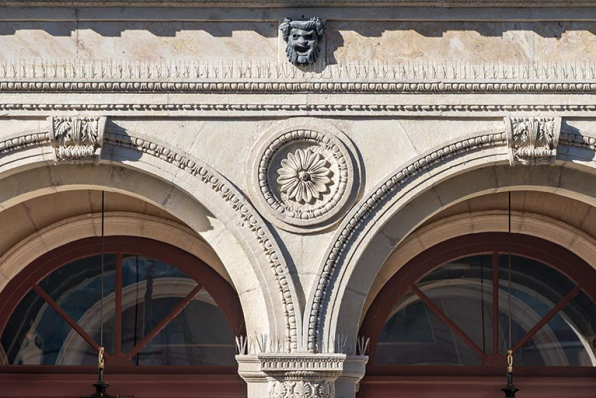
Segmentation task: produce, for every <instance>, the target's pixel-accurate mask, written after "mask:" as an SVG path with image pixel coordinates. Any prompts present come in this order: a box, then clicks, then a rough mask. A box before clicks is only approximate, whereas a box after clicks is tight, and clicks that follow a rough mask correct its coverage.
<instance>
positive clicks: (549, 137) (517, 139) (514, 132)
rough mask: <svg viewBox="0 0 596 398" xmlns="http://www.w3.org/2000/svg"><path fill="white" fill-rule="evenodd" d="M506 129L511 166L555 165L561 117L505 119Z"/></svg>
mask: <svg viewBox="0 0 596 398" xmlns="http://www.w3.org/2000/svg"><path fill="white" fill-rule="evenodd" d="M505 128H506V131H507V147H508V149H509V163H510V164H511V166H514V165H517V164H521V165H524V166H527V165H552V164H554V162H555V158H556V156H557V145H558V144H559V136H560V134H561V118H560V117H505Z"/></svg>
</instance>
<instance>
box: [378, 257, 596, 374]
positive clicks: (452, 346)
mask: <svg viewBox="0 0 596 398" xmlns="http://www.w3.org/2000/svg"><path fill="white" fill-rule="evenodd" d="M508 263H509V261H508V256H500V258H499V292H498V294H499V300H498V301H499V314H498V323H499V325H498V329H499V334H498V336H497V340H498V347H499V353H500V354H502V355H504V354H505V353H506V351H507V349H508V348H509V342H508V330H509V293H508V292H509V289H508V285H509V282H508V278H509V272H508V265H509V264H508ZM417 286H418V287H419V288H420V289H421V290H422V291H423V292H424V294H425V295H427V296H428V297H429V298H430V299H431V300H432V301H433V303H434V304H435V305H436V306H437V307H438V308H439V309H440V310H441V311H442V312H443V313H444V314H445V315H446V316H447V317H448V318H449V319H450V320H451V321H452V322H453V323H454V324H455V325H457V327H458V328H460V329H461V330H462V331H463V332H464V333H465V334H466V335H467V336H468V337H469V338H470V339H471V340H472V341H473V342H474V343H475V344H476V345H477V346H478V347H479V348H480V350H482V351H484V352H485V353H486V354H487V355H491V354H492V346H493V335H492V318H493V316H492V305H493V303H492V301H493V298H492V297H493V290H492V266H491V259H490V256H473V257H467V258H464V259H459V260H456V261H453V262H450V263H447V264H444V265H442V266H440V267H438V268H437V269H435V270H434V271H432V272H431V273H429V274H428V275H426V276H425V277H424V278H422V279H421V280H420V281H419V282H418V284H417ZM511 287H512V295H511V309H512V311H511V314H512V316H511V318H512V324H511V326H512V327H511V329H512V341H513V345H515V343H516V342H518V341H520V340H521V339H522V338H524V336H526V335H527V334H528V332H530V331H531V330H532V328H533V327H534V326H535V325H536V324H537V323H538V322H540V320H541V319H542V318H543V317H544V316H545V315H547V314H548V313H549V311H550V310H551V309H552V308H553V307H555V306H556V305H557V304H558V303H559V302H560V301H561V300H562V299H563V298H564V297H565V296H566V295H567V294H568V293H569V292H570V291H571V290H573V288H574V287H575V283H574V282H572V281H571V280H570V279H569V278H567V277H566V276H565V275H563V274H562V273H560V272H558V271H557V270H555V269H553V268H551V267H549V266H547V265H545V264H543V263H540V262H537V261H534V260H530V259H527V258H524V257H519V256H512V257H511ZM595 347H596V306H595V305H594V303H593V302H592V301H591V300H590V299H589V298H588V296H587V295H585V293H583V292H580V293H579V294H578V295H577V296H576V297H575V298H574V299H573V300H572V301H571V302H570V303H569V304H568V305H567V306H566V307H565V308H564V309H563V310H562V311H560V312H559V313H558V314H557V315H556V316H554V317H553V318H552V319H550V321H549V322H547V324H546V325H544V326H543V327H542V328H540V329H539V330H538V332H537V333H536V334H535V335H534V336H533V337H532V338H531V339H529V341H528V342H527V343H526V344H524V345H523V346H522V347H521V348H520V350H519V351H518V352H516V354H515V363H516V364H517V365H521V366H596V354H595V352H596V351H595ZM375 363H376V364H385V365H480V363H481V361H480V356H479V355H477V353H476V352H475V351H470V348H469V346H468V345H467V344H465V343H464V342H463V340H462V339H461V338H460V337H459V336H458V335H457V333H456V332H455V331H454V329H453V328H449V327H448V326H447V325H446V324H445V323H443V322H442V321H441V320H440V319H439V318H438V317H437V316H436V315H435V314H434V313H433V312H432V311H431V310H430V308H428V307H427V306H426V305H424V303H423V302H422V301H421V300H420V299H419V298H418V297H417V296H416V295H414V294H413V293H412V292H409V293H408V294H407V295H406V296H405V297H403V298H402V299H401V300H400V301H399V302H398V303H397V304H396V305H395V306H394V308H393V310H392V311H391V313H390V315H389V316H388V318H387V321H386V322H385V325H384V327H383V331H382V333H381V337H380V339H379V343H378V346H377V350H376V354H375Z"/></svg>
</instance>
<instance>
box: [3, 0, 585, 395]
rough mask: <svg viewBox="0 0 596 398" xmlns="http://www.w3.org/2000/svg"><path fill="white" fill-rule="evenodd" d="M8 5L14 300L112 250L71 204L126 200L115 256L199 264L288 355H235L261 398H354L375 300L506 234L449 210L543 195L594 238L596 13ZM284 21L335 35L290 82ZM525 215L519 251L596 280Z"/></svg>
mask: <svg viewBox="0 0 596 398" xmlns="http://www.w3.org/2000/svg"><path fill="white" fill-rule="evenodd" d="M71 3H72V4H71ZM166 3H167V4H166ZM322 3H324V4H322ZM0 4H2V5H3V7H2V11H3V12H2V13H1V15H0V28H1V29H2V34H1V35H0V47H1V48H2V49H3V51H2V53H1V55H0V98H1V99H2V100H1V101H0V110H1V112H2V117H1V118H0V229H1V230H2V231H0V232H2V233H1V234H0V290H1V289H2V288H4V287H5V286H6V285H7V284H8V282H9V281H10V280H12V279H13V278H14V277H15V275H17V274H18V272H19V271H20V270H22V269H23V268H24V267H25V266H26V265H27V264H28V263H30V262H31V261H32V260H34V259H35V258H37V257H39V255H41V254H43V253H45V252H47V251H49V250H51V249H52V248H56V247H59V246H61V245H63V244H65V243H67V242H70V241H73V240H76V239H80V238H83V237H88V236H97V235H98V228H97V224H98V222H99V221H98V217H97V208H96V207H94V206H91V208H90V209H78V210H77V209H75V208H76V206H77V205H76V204H77V203H81V201H83V200H84V199H81V200H77V198H79V199H80V197H79V196H77V195H78V193H77V192H79V191H86V190H90V191H93V190H107V191H110V192H113V193H114V194H115V195H116V194H117V195H118V197H120V201H119V202H118V204H117V205H114V208H113V209H110V214H109V217H108V225H110V226H111V227H110V230H111V232H110V234H114V235H119V234H122V235H141V234H144V236H150V237H153V238H154V239H157V240H162V241H165V242H168V243H170V244H172V245H174V246H178V247H181V248H183V249H184V250H187V251H189V252H191V253H193V254H195V255H197V256H198V257H200V258H202V259H203V260H204V261H205V262H206V263H208V264H209V265H210V266H211V267H212V268H214V269H215V270H216V271H217V272H218V273H219V274H220V275H222V276H223V277H224V278H225V279H226V280H228V281H229V282H230V284H231V285H232V286H233V287H234V289H235V290H236V292H237V293H238V295H239V297H240V301H241V304H242V306H243V310H244V316H245V321H246V325H247V335H248V336H249V337H250V336H282V337H278V338H276V339H272V340H271V341H270V342H269V343H267V344H264V346H261V347H260V349H258V348H255V346H254V345H255V344H254V342H253V343H251V344H244V345H243V344H242V343H240V344H239V354H240V355H238V356H237V360H238V363H239V374H240V375H241V376H242V378H243V379H244V380H245V381H246V382H247V383H248V395H249V397H266V396H268V397H271V398H286V397H287V398H290V397H292V398H297V397H304V398H306V397H354V396H355V392H356V391H357V390H358V383H359V382H360V380H361V378H362V377H363V376H364V375H365V364H366V360H367V357H366V354H367V353H366V352H361V351H363V350H358V349H357V340H358V338H359V337H361V336H359V325H360V323H361V321H362V319H363V317H364V314H365V313H366V309H367V308H368V306H369V305H370V303H371V301H372V300H373V299H374V297H375V295H376V293H378V292H379V290H380V289H381V288H382V286H383V285H384V283H385V282H386V281H387V280H388V279H389V278H391V277H392V276H393V275H395V273H396V272H397V271H398V270H399V269H400V267H401V266H402V265H403V264H405V263H406V262H407V261H408V260H409V259H411V258H412V257H414V256H415V255H416V254H418V253H420V252H421V251H423V250H424V248H425V247H428V246H430V245H432V244H435V243H437V242H442V241H444V240H446V239H448V238H449V237H453V236H459V235H463V234H467V233H477V232H478V231H480V230H482V231H502V230H504V218H503V217H504V216H503V212H502V210H503V209H501V208H499V209H497V208H490V206H489V207H487V208H484V209H482V210H478V211H476V212H474V211H472V210H469V211H468V210H465V211H464V210H462V211H461V212H460V213H458V214H455V213H453V214H449V212H448V209H452V208H454V207H453V206H457V205H461V203H468V202H469V203H474V202H473V201H474V200H475V198H478V197H480V196H482V195H487V194H488V195H490V194H497V193H499V192H502V191H506V190H519V191H527V192H534V191H540V192H545V193H549V194H550V195H552V198H551V200H552V202H551V203H566V201H567V200H572V199H573V200H576V201H578V202H581V203H582V204H583V205H584V206H585V207H586V210H585V214H584V215H585V217H586V218H587V219H590V220H591V219H592V218H594V217H596V213H595V212H594V210H593V208H594V206H596V199H595V198H596V193H595V192H594V190H593V188H592V187H593V186H594V184H593V183H592V182H594V168H595V167H596V165H595V163H594V158H595V156H594V152H595V150H596V127H595V126H596V124H595V123H594V118H595V117H596V104H595V103H594V96H595V95H596V68H595V67H594V65H595V62H596V45H595V43H596V39H595V36H594V33H593V32H594V28H595V27H596V8H594V6H596V3H594V2H592V1H588V0H584V1H579V0H577V1H563V2H561V1H558V2H539V1H525V2H520V1H493V2H484V1H465V0H460V1H448V2H443V1H440V2H416V1H398V0H393V1H390V0H383V1H369V2H365V3H362V2H355V1H347V0H346V1H343V0H338V1H328V2H318V1H313V2H310V1H307V2H297V1H293V2H292V1H287V2H286V1H259V2H240V1H239V2H236V1H224V0H222V1H208V2H201V1H191V0H188V1H180V0H179V1H169V2H163V3H162V2H159V1H141V0H129V1H128V2H126V3H124V2H120V1H75V2H68V4H66V3H62V2H56V1H34V2H29V3H27V4H26V5H27V6H28V7H21V6H23V5H24V4H23V2H19V1H2V2H0ZM123 5H129V7H124V8H121V7H122V6H123ZM444 6H450V7H445V8H444ZM247 7H248V8H247ZM485 7H492V8H490V9H487V8H485ZM563 10H564V11H565V12H564V13H563V12H562V11H563ZM286 18H288V19H289V20H293V21H310V20H311V18H318V19H317V20H320V21H321V24H320V25H317V26H314V25H313V26H307V25H304V26H306V27H304V26H303V27H302V29H303V30H308V29H314V30H315V32H314V33H312V32H311V34H314V35H315V36H316V37H314V38H313V40H314V39H316V43H315V44H314V45H315V46H317V48H318V50H317V55H318V56H317V57H316V59H315V58H313V59H311V61H312V62H311V61H308V62H307V61H304V60H302V61H300V62H291V59H290V60H289V59H288V57H287V54H286V46H287V43H289V42H288V37H283V36H284V33H283V29H282V31H280V25H281V24H283V23H284V20H285V19H286ZM323 22H324V27H325V28H324V29H323V28H321V27H322V26H323V25H322V24H323ZM286 23H288V22H287V21H286ZM288 34H290V32H289V31H288ZM286 36H287V35H286ZM296 40H303V39H302V38H297V39H296ZM301 46H302V44H301V45H298V47H297V48H298V51H299V52H300V51H302V50H303V48H302V47H301ZM296 59H301V58H300V57H298V58H296ZM588 181H589V182H590V183H587V182H588ZM46 196H47V200H48V201H49V202H48V203H51V206H43V205H42V204H41V203H40V200H41V199H40V198H43V197H46ZM58 198H60V200H58ZM69 202H70V203H73V205H72V206H73V207H72V208H69V206H66V205H64V203H69ZM140 203H145V204H146V206H145V207H143V206H141V205H140ZM147 206H149V207H147ZM524 206H525V207H524ZM524 206H519V208H516V209H515V211H516V212H517V213H516V218H515V219H514V228H519V229H520V230H522V229H523V230H524V231H526V233H528V234H530V235H534V236H540V237H543V238H545V239H549V240H551V241H553V242H556V243H559V244H561V245H563V246H565V247H569V248H572V249H573V250H575V251H576V252H577V253H578V255H580V257H582V258H583V259H584V260H585V261H587V262H588V263H589V264H591V265H594V266H596V260H595V259H596V257H595V256H594V253H596V241H595V240H594V238H595V237H596V230H594V229H593V227H592V225H596V224H594V223H589V222H585V223H578V222H574V221H573V220H575V218H574V215H573V214H574V213H573V212H574V211H577V210H571V209H570V208H568V207H564V206H561V207H560V208H559V209H558V211H557V212H555V213H554V214H551V213H549V207H548V206H547V205H544V204H542V205H536V206H534V207H532V206H530V202H528V203H527V204H526V205H524ZM528 206H529V207H532V209H531V211H530V210H529V209H528V208H527V207H528ZM553 206H554V205H553ZM460 208H461V206H460ZM471 208H472V205H470V209H471ZM551 210H552V209H551ZM547 213H548V214H547ZM89 215H90V216H89ZM472 216H474V217H477V218H475V219H474V220H475V221H471V219H472ZM181 220H183V221H181ZM478 220H481V221H482V222H479V221H478ZM528 220H531V221H528ZM553 220H556V222H555V221H553ZM537 225H550V227H548V228H546V227H545V228H541V227H537ZM554 225H556V228H555V227H553V226H554ZM431 227H432V228H431ZM8 229H10V230H11V233H10V234H7V233H5V231H8ZM570 236H573V238H570ZM0 396H1V394H0Z"/></svg>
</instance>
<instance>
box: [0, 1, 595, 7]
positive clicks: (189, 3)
mask: <svg viewBox="0 0 596 398" xmlns="http://www.w3.org/2000/svg"><path fill="white" fill-rule="evenodd" d="M0 4H2V5H3V6H13V7H23V6H28V7H31V6H46V7H47V6H52V7H89V6H118V7H126V6H131V5H135V6H143V7H160V6H161V7H175V6H186V7H188V6H195V7H320V6H321V5H322V4H321V1H320V0H252V1H249V0H128V1H124V0H74V1H68V2H64V1H57V0H3V1H2V2H0ZM324 5H325V6H326V7H382V6H386V7H396V6H408V7H587V6H596V2H595V1H594V0H559V1H553V0H525V1H521V0H493V1H489V0H449V1H445V0H425V1H421V0H366V1H358V0H326V1H325V3H324Z"/></svg>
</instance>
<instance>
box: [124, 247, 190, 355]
mask: <svg viewBox="0 0 596 398" xmlns="http://www.w3.org/2000/svg"><path fill="white" fill-rule="evenodd" d="M122 280H123V282H122V285H123V289H122V350H123V352H128V351H130V350H132V349H133V348H134V347H135V346H136V345H137V344H138V343H140V342H141V340H142V339H143V337H145V336H146V335H147V334H148V333H150V332H151V330H153V328H155V326H157V325H158V324H159V322H161V321H162V320H163V319H164V318H165V317H166V316H168V314H169V313H170V312H172V310H174V308H175V307H176V305H177V304H178V303H179V302H180V301H181V300H182V299H184V298H185V297H186V296H187V295H188V294H189V293H190V292H191V291H192V289H194V288H195V286H197V282H196V281H195V280H194V279H192V278H190V277H189V276H187V275H186V274H185V273H183V272H182V271H180V270H179V269H178V268H175V267H172V266H171V265H169V264H166V263H163V262H161V261H157V260H153V259H149V258H146V257H143V256H136V255H125V256H123V259H122Z"/></svg>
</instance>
